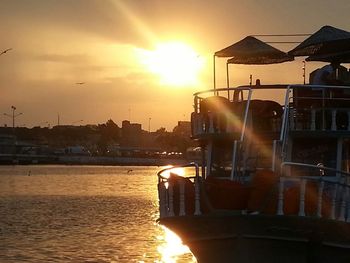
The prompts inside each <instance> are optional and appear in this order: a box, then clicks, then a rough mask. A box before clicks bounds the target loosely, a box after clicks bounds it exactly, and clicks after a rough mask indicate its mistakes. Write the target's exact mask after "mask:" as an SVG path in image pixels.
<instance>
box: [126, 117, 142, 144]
mask: <svg viewBox="0 0 350 263" xmlns="http://www.w3.org/2000/svg"><path fill="white" fill-rule="evenodd" d="M141 134H142V126H141V124H140V123H130V121H127V120H124V121H123V122H122V140H121V145H122V146H139V145H140V144H141Z"/></svg>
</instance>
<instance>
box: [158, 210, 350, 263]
mask: <svg viewBox="0 0 350 263" xmlns="http://www.w3.org/2000/svg"><path fill="white" fill-rule="evenodd" d="M160 223H161V224H163V225H165V226H166V227H168V228H169V229H171V230H172V231H174V232H175V233H177V234H178V235H179V236H180V237H181V239H182V240H183V242H184V243H185V244H186V245H187V246H189V248H190V250H191V251H192V253H193V254H194V255H195V257H196V258H197V260H198V262H200V263H203V262H205V263H206V262H236V263H237V262H249V263H250V262H252V263H255V262H259V263H264V262H269V263H271V262H298V263H301V262H307V263H309V262H350V224H348V223H345V222H337V221H333V220H322V219H318V218H306V217H305V218H300V217H295V216H263V215H234V214H228V213H216V214H210V215H203V216H184V217H172V218H164V219H161V220H160Z"/></svg>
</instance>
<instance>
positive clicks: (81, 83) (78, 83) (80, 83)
mask: <svg viewBox="0 0 350 263" xmlns="http://www.w3.org/2000/svg"><path fill="white" fill-rule="evenodd" d="M75 84H77V85H83V84H85V82H76V83H75Z"/></svg>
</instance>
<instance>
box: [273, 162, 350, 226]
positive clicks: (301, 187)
mask: <svg viewBox="0 0 350 263" xmlns="http://www.w3.org/2000/svg"><path fill="white" fill-rule="evenodd" d="M286 166H288V167H291V166H292V167H302V168H308V169H315V170H318V171H319V173H320V176H307V175H303V176H293V175H286V176H281V177H280V178H279V186H278V198H277V212H276V214H277V215H285V211H284V207H285V206H286V205H288V202H290V201H291V199H289V200H285V194H286V192H287V190H290V189H294V190H298V191H299V196H293V198H299V202H298V211H297V213H296V214H295V215H298V216H302V217H304V216H315V215H316V216H317V217H320V218H328V219H332V220H338V221H344V222H345V221H346V222H350V185H349V184H348V182H347V181H348V180H347V178H349V177H350V173H348V172H345V171H341V170H337V169H334V168H329V167H324V166H320V165H311V164H305V163H293V162H283V163H282V164H281V172H282V175H283V173H284V169H285V167H286ZM325 171H332V172H335V173H337V174H341V175H342V177H340V178H339V177H335V176H324V172H325ZM310 184H313V185H314V188H310V187H308V185H310ZM315 187H316V188H315ZM315 189H317V190H315ZM307 196H309V198H310V196H311V197H315V196H316V198H313V199H314V200H313V201H314V203H313V204H310V201H309V204H308V203H307V200H306V197H307ZM326 204H328V206H329V211H326V212H325V213H327V212H328V215H326V214H323V211H324V210H325V209H323V206H325V205H326ZM308 205H309V206H314V207H316V210H315V211H313V213H312V212H310V211H309V212H308V213H309V214H308V213H307V211H306V208H307V206H308ZM308 210H310V209H308Z"/></svg>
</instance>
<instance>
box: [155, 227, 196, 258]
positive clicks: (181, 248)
mask: <svg viewBox="0 0 350 263" xmlns="http://www.w3.org/2000/svg"><path fill="white" fill-rule="evenodd" d="M161 227H162V229H163V231H164V235H163V236H158V239H159V240H162V241H163V242H162V244H161V245H159V246H158V252H159V254H160V255H161V261H156V262H164V263H178V262H197V260H196V258H195V257H194V256H193V255H192V253H191V251H190V249H189V248H188V247H187V246H185V245H184V244H183V243H182V240H181V239H180V237H178V236H177V235H176V234H175V233H174V232H172V231H170V230H169V229H168V228H166V227H164V226H161Z"/></svg>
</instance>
